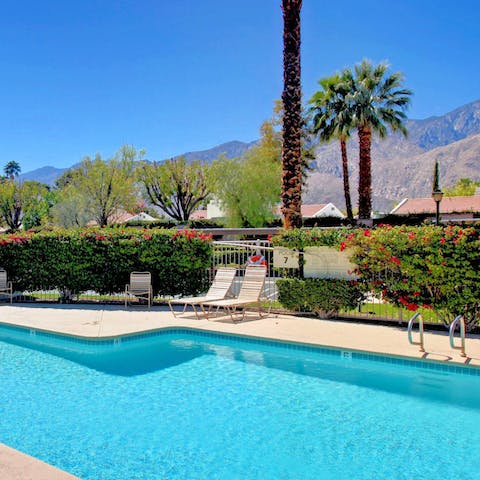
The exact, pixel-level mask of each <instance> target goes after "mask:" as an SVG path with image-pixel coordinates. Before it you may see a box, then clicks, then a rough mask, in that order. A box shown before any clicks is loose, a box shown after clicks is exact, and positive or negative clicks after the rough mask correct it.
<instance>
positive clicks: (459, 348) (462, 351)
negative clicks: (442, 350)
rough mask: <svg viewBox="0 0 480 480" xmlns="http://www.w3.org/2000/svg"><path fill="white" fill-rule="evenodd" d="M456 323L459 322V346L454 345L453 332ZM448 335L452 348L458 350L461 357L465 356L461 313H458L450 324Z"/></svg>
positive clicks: (463, 326) (463, 321)
mask: <svg viewBox="0 0 480 480" xmlns="http://www.w3.org/2000/svg"><path fill="white" fill-rule="evenodd" d="M458 324H460V339H461V344H460V346H459V347H456V346H455V342H454V338H453V336H454V334H455V328H457V325H458ZM449 337H450V346H451V347H452V348H453V349H454V350H460V356H461V357H466V356H467V355H466V353H465V319H464V318H463V315H458V316H457V317H456V318H455V320H454V321H453V322H452V324H451V325H450V330H449Z"/></svg>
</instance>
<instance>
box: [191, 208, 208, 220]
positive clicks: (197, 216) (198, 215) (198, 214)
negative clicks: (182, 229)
mask: <svg viewBox="0 0 480 480" xmlns="http://www.w3.org/2000/svg"><path fill="white" fill-rule="evenodd" d="M207 218H208V216H207V210H195V211H193V212H192V213H191V214H190V217H189V220H205V219H207Z"/></svg>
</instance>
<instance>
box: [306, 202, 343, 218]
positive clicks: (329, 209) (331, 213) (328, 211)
mask: <svg viewBox="0 0 480 480" xmlns="http://www.w3.org/2000/svg"><path fill="white" fill-rule="evenodd" d="M314 217H315V218H321V217H336V218H345V215H344V214H343V213H342V212H341V211H340V210H339V209H338V208H337V207H336V206H335V205H334V204H333V203H327V204H326V205H325V206H324V207H323V208H322V209H321V210H319V211H318V212H317V213H316V214H315V215H314Z"/></svg>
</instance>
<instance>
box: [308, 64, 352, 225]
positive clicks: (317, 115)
mask: <svg viewBox="0 0 480 480" xmlns="http://www.w3.org/2000/svg"><path fill="white" fill-rule="evenodd" d="M318 83H319V85H320V87H321V90H319V91H318V92H316V93H315V94H314V95H313V96H312V98H311V99H310V102H309V103H310V104H311V105H312V107H311V108H310V111H311V112H312V113H313V114H314V116H313V132H314V133H315V134H317V135H319V137H320V140H321V141H323V142H329V141H331V140H332V139H338V140H339V141H340V152H341V155H342V170H343V191H344V195H345V207H346V209H347V217H348V220H349V221H350V222H351V223H352V222H353V212H352V200H351V197H350V179H349V174H348V156H347V139H348V138H349V137H350V131H351V129H352V123H353V120H352V115H351V113H352V112H351V110H350V108H349V105H348V101H347V96H348V95H349V94H350V93H351V92H352V84H353V76H352V72H351V71H350V70H344V71H343V72H342V73H341V74H340V73H336V74H335V75H332V76H331V77H326V78H322V79H320V80H319V82H318Z"/></svg>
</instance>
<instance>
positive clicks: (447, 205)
mask: <svg viewBox="0 0 480 480" xmlns="http://www.w3.org/2000/svg"><path fill="white" fill-rule="evenodd" d="M435 211H436V204H435V201H434V200H433V198H431V197H427V198H406V199H405V200H404V201H403V202H402V203H400V205H398V207H396V208H394V209H393V210H392V212H391V213H395V214H397V215H407V214H411V213H432V214H434V213H435ZM467 212H480V195H470V196H465V197H443V199H442V201H441V202H440V213H467Z"/></svg>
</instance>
